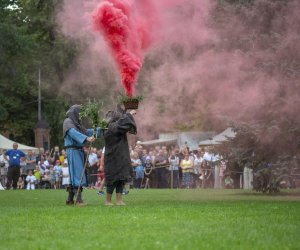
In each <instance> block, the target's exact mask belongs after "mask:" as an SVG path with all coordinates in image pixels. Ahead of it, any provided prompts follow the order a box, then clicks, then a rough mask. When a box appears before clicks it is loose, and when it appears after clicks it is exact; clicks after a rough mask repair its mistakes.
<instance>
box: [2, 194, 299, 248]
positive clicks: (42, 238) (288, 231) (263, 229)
mask: <svg viewBox="0 0 300 250" xmlns="http://www.w3.org/2000/svg"><path fill="white" fill-rule="evenodd" d="M66 195H67V193H66V192H65V191H64V190H35V191H26V190H20V191H1V192H0V244H1V245H0V249H10V250H11V249H31V250H32V249H300V237H299V233H300V194H299V190H296V191H295V190H294V191H290V192H284V193H282V194H280V195H277V196H268V195H262V194H257V193H253V192H246V191H242V190H130V194H129V195H127V196H125V197H124V200H125V202H126V203H127V206H125V207H117V206H114V207H105V206H104V197H99V196H97V195H96V191H95V190H85V191H84V200H85V201H86V202H87V205H86V206H85V207H70V206H66V205H65V203H64V201H65V198H66Z"/></svg>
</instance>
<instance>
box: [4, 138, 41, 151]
mask: <svg viewBox="0 0 300 250" xmlns="http://www.w3.org/2000/svg"><path fill="white" fill-rule="evenodd" d="M14 143H15V142H14V141H12V140H9V139H8V138H6V137H4V136H3V135H1V134H0V149H12V148H13V144H14ZM17 143H18V142H17ZM18 149H19V150H22V151H25V152H27V151H28V150H32V151H34V152H36V153H38V151H39V149H38V148H35V147H30V146H26V145H24V144H20V143H18Z"/></svg>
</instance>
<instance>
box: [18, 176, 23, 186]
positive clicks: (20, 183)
mask: <svg viewBox="0 0 300 250" xmlns="http://www.w3.org/2000/svg"><path fill="white" fill-rule="evenodd" d="M23 188H24V181H23V179H22V177H21V176H20V177H19V179H18V183H17V189H23Z"/></svg>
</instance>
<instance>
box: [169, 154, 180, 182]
mask: <svg viewBox="0 0 300 250" xmlns="http://www.w3.org/2000/svg"><path fill="white" fill-rule="evenodd" d="M169 163H170V167H169V171H170V172H171V173H170V176H171V182H172V183H173V186H172V187H171V188H179V157H178V156H177V155H176V152H175V150H173V151H172V152H171V156H170V158H169ZM172 176H173V180H172Z"/></svg>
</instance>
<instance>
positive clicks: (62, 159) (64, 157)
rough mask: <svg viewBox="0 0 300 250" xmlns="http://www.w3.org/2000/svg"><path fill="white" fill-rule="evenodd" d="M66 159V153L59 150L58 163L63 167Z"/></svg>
mask: <svg viewBox="0 0 300 250" xmlns="http://www.w3.org/2000/svg"><path fill="white" fill-rule="evenodd" d="M66 159H67V156H66V151H65V150H64V149H62V150H61V153H60V156H59V161H60V163H61V164H62V165H63V164H64V163H65V160H66Z"/></svg>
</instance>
